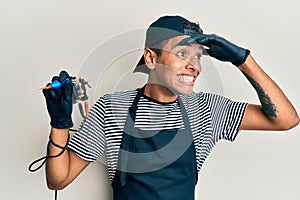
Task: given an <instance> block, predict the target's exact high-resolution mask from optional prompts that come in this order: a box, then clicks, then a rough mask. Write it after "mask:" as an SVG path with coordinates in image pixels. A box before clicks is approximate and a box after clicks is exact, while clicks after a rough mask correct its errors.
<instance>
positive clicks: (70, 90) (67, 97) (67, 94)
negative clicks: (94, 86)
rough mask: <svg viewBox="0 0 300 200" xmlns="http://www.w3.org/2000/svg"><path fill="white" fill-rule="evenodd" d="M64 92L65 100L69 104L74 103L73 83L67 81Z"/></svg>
mask: <svg viewBox="0 0 300 200" xmlns="http://www.w3.org/2000/svg"><path fill="white" fill-rule="evenodd" d="M61 90H62V92H63V98H64V99H65V101H67V102H72V94H73V83H72V81H69V80H67V81H66V82H65V84H64V85H63V87H62V88H61Z"/></svg>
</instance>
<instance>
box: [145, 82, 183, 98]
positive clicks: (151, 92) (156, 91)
mask: <svg viewBox="0 0 300 200" xmlns="http://www.w3.org/2000/svg"><path fill="white" fill-rule="evenodd" d="M144 95H146V96H148V97H150V98H152V99H154V100H156V101H158V102H161V103H168V102H173V101H175V100H176V99H177V97H178V95H176V94H174V93H173V92H172V91H171V90H169V89H168V88H166V87H164V86H162V85H160V84H155V83H147V84H146V86H145V89H144Z"/></svg>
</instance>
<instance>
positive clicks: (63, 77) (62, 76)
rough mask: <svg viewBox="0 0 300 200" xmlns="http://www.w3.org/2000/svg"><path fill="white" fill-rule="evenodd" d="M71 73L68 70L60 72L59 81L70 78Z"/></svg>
mask: <svg viewBox="0 0 300 200" xmlns="http://www.w3.org/2000/svg"><path fill="white" fill-rule="evenodd" d="M69 77H70V76H69V74H68V72H66V71H65V70H62V71H61V72H60V73H59V81H60V82H63V81H64V80H65V79H66V78H69Z"/></svg>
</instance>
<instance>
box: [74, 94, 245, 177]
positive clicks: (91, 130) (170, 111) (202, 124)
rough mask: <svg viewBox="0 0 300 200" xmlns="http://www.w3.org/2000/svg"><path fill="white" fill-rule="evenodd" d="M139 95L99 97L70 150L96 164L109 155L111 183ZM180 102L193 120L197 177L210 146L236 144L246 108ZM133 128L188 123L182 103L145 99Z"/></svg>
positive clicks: (196, 98)
mask: <svg viewBox="0 0 300 200" xmlns="http://www.w3.org/2000/svg"><path fill="white" fill-rule="evenodd" d="M136 94H137V90H128V91H123V92H115V93H111V94H107V95H104V96H102V97H100V98H99V99H98V101H97V102H96V103H95V104H94V106H93V107H92V108H91V110H90V114H89V117H88V118H87V119H85V120H84V121H83V122H82V123H81V125H80V127H79V130H78V132H77V133H76V134H75V135H74V136H73V137H72V139H71V141H70V143H69V149H71V150H73V151H74V152H75V153H76V154H77V155H78V156H79V157H81V158H83V159H85V160H87V161H95V160H96V159H98V158H99V157H100V156H101V155H103V154H105V156H106V162H107V167H108V172H109V177H110V180H111V181H112V180H113V178H114V175H115V172H116V169H117V164H118V155H119V149H120V145H121V141H122V134H123V128H124V125H125V121H126V118H127V114H128V108H129V107H130V106H131V104H132V102H133V100H134V98H135V96H136ZM180 98H181V100H182V102H183V104H184V106H185V109H186V111H187V114H188V117H189V123H190V127H191V131H192V134H193V138H194V145H195V155H196V163H197V171H198V172H199V171H200V169H201V167H202V165H203V163H204V161H205V159H206V158H207V156H208V154H209V153H210V151H211V150H212V147H213V146H214V145H215V144H216V143H217V142H218V141H219V140H221V139H225V140H229V141H234V140H235V138H236V136H237V135H238V133H239V130H238V127H239V125H240V123H241V120H242V118H243V115H244V112H245V109H246V107H247V104H246V103H243V102H234V101H232V100H230V99H228V98H226V97H223V96H220V95H216V94H211V93H202V92H200V93H193V94H191V95H188V96H183V95H182V96H180ZM134 126H135V127H136V128H139V129H142V130H152V131H159V130H167V129H174V128H178V129H183V128H184V122H183V119H182V115H181V111H180V106H179V103H178V101H177V100H176V101H174V102H170V103H160V102H157V101H155V100H153V99H151V98H149V97H146V96H142V97H141V98H140V100H139V102H138V110H137V113H136V120H135V125H134Z"/></svg>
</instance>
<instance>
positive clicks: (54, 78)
mask: <svg viewBox="0 0 300 200" xmlns="http://www.w3.org/2000/svg"><path fill="white" fill-rule="evenodd" d="M58 79H59V77H58V76H53V77H52V79H51V82H53V81H56V80H58Z"/></svg>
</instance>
